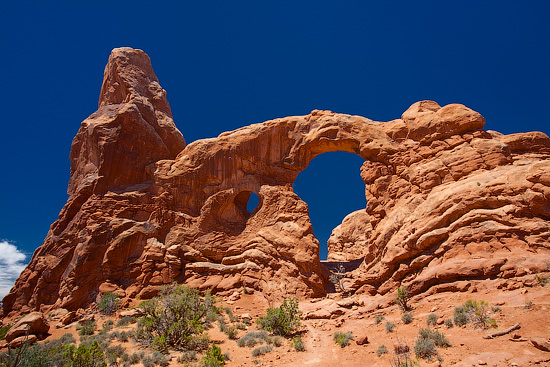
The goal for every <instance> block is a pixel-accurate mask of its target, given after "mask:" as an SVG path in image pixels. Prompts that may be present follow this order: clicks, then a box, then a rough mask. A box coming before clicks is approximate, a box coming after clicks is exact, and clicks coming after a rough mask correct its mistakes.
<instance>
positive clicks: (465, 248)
mask: <svg viewBox="0 0 550 367" xmlns="http://www.w3.org/2000/svg"><path fill="white" fill-rule="evenodd" d="M484 123H485V120H484V118H483V117H482V116H481V115H480V114H479V113H477V112H475V111H472V110H471V109H469V108H467V107H465V106H463V105H459V104H451V105H447V106H444V107H440V106H439V105H438V104H437V103H435V102H431V101H422V102H418V103H415V104H414V105H412V106H411V107H410V108H409V109H408V110H407V111H406V112H405V113H404V114H403V115H402V117H401V118H400V119H396V120H393V121H389V122H377V121H372V120H369V119H367V118H364V117H360V116H350V115H345V114H337V113H332V112H330V111H317V110H315V111H312V112H311V113H310V114H309V115H307V116H293V117H287V118H280V119H275V120H271V121H267V122H264V123H261V124H255V125H251V126H247V127H244V128H241V129H238V130H235V131H231V132H227V133H223V134H221V135H220V136H218V137H217V138H212V139H204V140H199V141H195V142H193V143H191V144H189V145H187V146H185V141H184V139H183V136H182V135H181V133H179V131H178V130H177V129H176V127H175V125H174V123H173V121H172V117H171V113H170V108H169V106H168V102H167V101H166V98H165V92H164V90H162V88H161V87H160V85H159V84H158V81H157V79H156V77H155V75H154V73H153V70H152V68H151V66H150V62H149V59H148V57H147V56H146V55H145V53H143V52H142V51H140V50H133V49H129V48H123V49H116V50H114V51H113V53H112V55H111V57H110V59H109V62H108V64H107V67H106V69H105V80H104V83H103V86H102V91H101V95H100V102H99V109H98V111H97V112H95V113H94V114H92V115H91V116H90V117H89V118H88V119H86V120H85V121H84V122H83V123H82V126H81V128H80V130H79V132H78V133H77V135H76V137H75V139H74V141H73V147H72V150H71V164H72V166H71V179H70V182H69V189H68V193H69V196H70V197H69V200H68V202H67V204H66V205H65V207H64V208H63V209H62V211H61V213H60V215H59V220H57V221H56V222H55V223H54V224H53V225H52V226H51V228H50V231H49V233H48V236H47V238H46V240H45V241H44V244H43V245H42V246H41V247H40V248H39V249H38V250H37V251H36V252H35V254H34V256H33V259H32V260H31V262H30V264H29V265H28V266H27V268H26V269H25V270H24V271H23V273H22V274H21V276H20V278H19V279H18V280H17V282H16V285H15V287H14V288H13V289H12V292H11V293H10V294H8V295H7V296H6V297H5V298H4V300H3V307H4V308H3V312H4V315H14V314H17V313H19V312H28V311H32V310H42V311H47V310H49V309H52V308H59V307H64V308H66V309H68V310H75V309H77V308H80V307H86V306H88V305H89V304H90V303H92V302H94V301H95V300H96V298H97V296H98V295H99V294H100V293H102V292H106V291H114V292H116V293H117V294H119V295H120V296H122V297H137V296H139V297H141V298H147V297H151V296H153V295H155V294H156V293H157V292H158V289H159V287H160V286H161V285H163V284H168V283H170V282H173V281H176V282H186V283H188V284H190V285H192V286H196V287H199V288H200V289H210V290H212V291H214V292H228V291H232V290H233V289H235V288H241V287H247V288H253V289H256V290H259V291H262V292H264V294H266V295H268V296H275V297H276V296H281V295H294V296H298V297H306V296H319V295H323V294H325V292H326V291H328V290H330V287H331V284H330V283H329V280H328V271H327V269H326V268H325V267H324V266H323V264H322V263H321V262H320V261H319V243H318V241H317V239H316V238H315V236H314V235H313V231H312V227H311V222H310V220H309V215H308V208H307V205H306V204H305V203H304V202H303V201H302V200H301V199H300V198H299V197H298V196H297V195H296V194H295V193H294V192H293V189H292V183H293V182H294V180H295V179H296V177H297V175H298V174H299V173H300V172H301V171H302V170H303V169H305V168H306V167H307V166H308V164H309V162H310V161H311V160H312V159H313V158H314V157H315V156H317V155H319V154H322V153H325V152H331V151H345V152H351V153H355V154H358V155H359V156H361V157H362V158H363V159H364V160H365V163H364V164H363V167H362V170H361V177H362V179H363V181H364V182H365V195H366V198H367V203H368V204H367V208H365V210H361V211H357V212H354V213H351V214H350V215H349V216H348V217H347V218H346V219H345V220H344V222H343V223H342V224H341V225H340V226H339V227H338V228H336V229H335V230H334V232H333V235H332V236H331V239H330V241H329V259H332V260H338V261H349V260H354V259H363V260H362V263H361V265H360V266H359V268H357V269H356V270H353V271H352V272H350V273H349V274H348V277H349V282H348V287H349V290H351V291H357V292H368V293H372V294H374V293H386V292H389V291H390V290H392V289H394V288H395V287H396V286H397V285H400V284H406V285H408V286H409V287H410V289H411V291H412V292H413V293H414V294H416V293H421V292H425V291H428V290H438V289H441V290H442V289H446V288H445V287H451V288H452V287H453V286H456V284H457V283H456V282H460V281H463V282H464V281H468V280H473V279H485V278H496V277H501V278H510V277H520V276H522V275H525V274H526V273H532V272H541V271H548V267H550V265H549V264H550V201H549V200H550V139H549V138H548V137H547V136H546V135H545V134H543V133H537V132H533V133H525V134H512V135H502V134H499V133H497V132H491V131H484V130H483V126H484ZM251 193H256V194H257V195H258V196H259V199H260V201H259V204H258V206H257V208H256V209H255V210H254V212H252V213H250V212H248V210H247V202H248V199H249V196H250V194H251ZM453 284H454V285H453ZM460 284H463V283H460Z"/></svg>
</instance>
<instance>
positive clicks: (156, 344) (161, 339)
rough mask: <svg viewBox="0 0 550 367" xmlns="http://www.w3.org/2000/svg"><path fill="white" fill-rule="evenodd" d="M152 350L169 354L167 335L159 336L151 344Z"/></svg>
mask: <svg viewBox="0 0 550 367" xmlns="http://www.w3.org/2000/svg"><path fill="white" fill-rule="evenodd" d="M151 348H153V349H154V350H156V351H158V352H161V353H165V354H166V353H168V348H169V347H168V343H167V342H166V336H165V335H157V336H155V339H153V342H152V343H151Z"/></svg>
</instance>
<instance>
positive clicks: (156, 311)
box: [135, 284, 219, 348]
mask: <svg viewBox="0 0 550 367" xmlns="http://www.w3.org/2000/svg"><path fill="white" fill-rule="evenodd" d="M142 307H143V309H144V312H145V313H146V316H144V317H142V318H141V319H140V320H139V321H138V324H137V329H136V333H135V337H136V339H137V340H138V341H139V342H141V343H144V344H149V345H150V344H151V343H153V341H154V340H155V338H157V337H164V338H165V340H166V344H168V346H171V347H176V348H183V347H191V345H196V344H197V343H198V344H199V345H202V342H201V339H204V338H203V337H199V338H197V336H198V335H201V333H203V331H204V329H205V328H206V327H207V326H209V325H210V323H211V322H212V321H213V320H214V319H215V317H216V315H217V313H218V312H219V309H218V307H216V299H215V298H214V297H213V296H211V295H210V294H209V293H207V294H206V295H205V296H201V295H200V294H199V292H198V290H196V289H193V288H190V287H187V286H183V285H179V284H177V285H173V286H169V287H163V288H162V290H161V294H160V296H158V297H154V298H152V299H150V300H149V301H146V302H144V303H143V304H142Z"/></svg>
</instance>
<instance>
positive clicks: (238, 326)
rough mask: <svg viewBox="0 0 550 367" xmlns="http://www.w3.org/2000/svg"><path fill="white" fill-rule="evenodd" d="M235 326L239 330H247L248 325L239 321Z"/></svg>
mask: <svg viewBox="0 0 550 367" xmlns="http://www.w3.org/2000/svg"><path fill="white" fill-rule="evenodd" d="M235 327H236V328H237V329H238V330H246V325H245V324H243V323H242V322H238V323H236V324H235Z"/></svg>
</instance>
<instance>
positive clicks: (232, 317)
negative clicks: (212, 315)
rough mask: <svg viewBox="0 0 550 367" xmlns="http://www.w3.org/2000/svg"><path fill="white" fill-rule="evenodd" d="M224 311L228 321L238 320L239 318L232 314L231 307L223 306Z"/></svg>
mask: <svg viewBox="0 0 550 367" xmlns="http://www.w3.org/2000/svg"><path fill="white" fill-rule="evenodd" d="M224 311H225V313H226V314H227V316H228V317H229V321H230V322H237V321H239V318H238V317H236V316H235V315H234V314H233V311H231V309H230V308H229V307H226V308H224Z"/></svg>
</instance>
